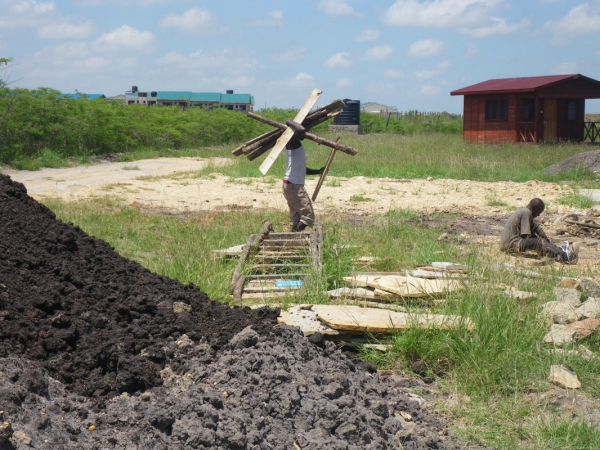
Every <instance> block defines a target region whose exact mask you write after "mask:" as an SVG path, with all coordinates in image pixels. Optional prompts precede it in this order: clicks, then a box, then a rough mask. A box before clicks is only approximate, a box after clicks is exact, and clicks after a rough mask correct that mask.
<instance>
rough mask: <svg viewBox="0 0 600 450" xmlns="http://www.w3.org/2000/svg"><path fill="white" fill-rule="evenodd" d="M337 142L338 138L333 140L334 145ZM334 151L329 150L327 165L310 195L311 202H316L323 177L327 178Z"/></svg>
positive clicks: (333, 149)
mask: <svg viewBox="0 0 600 450" xmlns="http://www.w3.org/2000/svg"><path fill="white" fill-rule="evenodd" d="M339 142H340V138H339V137H338V138H337V139H336V140H335V143H336V144H338V143H339ZM336 151H337V150H336V149H335V148H332V149H331V153H330V154H329V158H327V163H326V164H325V169H324V170H323V173H322V174H321V176H320V178H319V181H318V182H317V187H316V188H315V191H314V192H313V195H312V201H313V202H314V201H315V200H317V195H319V191H320V190H321V186H323V181H325V177H326V176H327V173H328V172H329V168H330V167H331V163H332V162H333V157H334V156H335V153H336Z"/></svg>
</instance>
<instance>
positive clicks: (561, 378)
mask: <svg viewBox="0 0 600 450" xmlns="http://www.w3.org/2000/svg"><path fill="white" fill-rule="evenodd" d="M548 381H549V382H550V383H552V384H555V385H557V386H559V387H561V388H564V389H579V388H580V387H581V383H580V382H579V380H578V379H577V374H576V373H575V372H573V371H572V370H571V369H570V368H569V367H567V366H563V365H554V366H552V367H550V376H549V377H548Z"/></svg>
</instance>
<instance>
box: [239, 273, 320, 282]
mask: <svg viewBox="0 0 600 450" xmlns="http://www.w3.org/2000/svg"><path fill="white" fill-rule="evenodd" d="M309 276H310V274H309V273H268V274H264V275H246V279H247V280H277V279H279V278H298V279H302V278H307V277H309Z"/></svg>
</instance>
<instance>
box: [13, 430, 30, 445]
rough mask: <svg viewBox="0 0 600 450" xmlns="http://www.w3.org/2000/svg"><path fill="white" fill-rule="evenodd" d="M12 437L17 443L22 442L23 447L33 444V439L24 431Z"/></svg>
mask: <svg viewBox="0 0 600 450" xmlns="http://www.w3.org/2000/svg"><path fill="white" fill-rule="evenodd" d="M12 437H13V438H14V439H16V440H17V441H19V442H21V443H22V444H23V445H29V444H31V438H30V437H29V436H27V435H26V434H25V433H23V432H22V431H15V432H14V433H13V435H12Z"/></svg>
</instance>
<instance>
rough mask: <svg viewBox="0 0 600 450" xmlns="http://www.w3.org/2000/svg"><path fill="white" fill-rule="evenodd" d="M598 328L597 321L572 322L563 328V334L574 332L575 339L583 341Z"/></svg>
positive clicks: (599, 324)
mask: <svg viewBox="0 0 600 450" xmlns="http://www.w3.org/2000/svg"><path fill="white" fill-rule="evenodd" d="M599 326H600V320H598V319H585V320H581V321H579V322H573V323H572V324H569V325H567V326H566V327H565V332H570V331H573V332H575V339H584V338H586V337H588V336H590V335H591V334H592V333H593V332H594V331H596V329H597V328H598V327H599Z"/></svg>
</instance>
